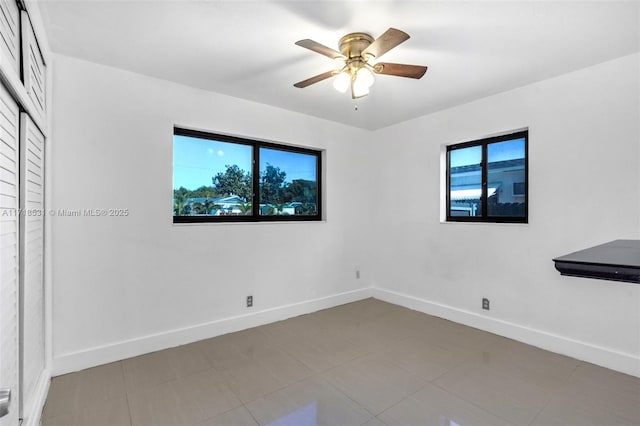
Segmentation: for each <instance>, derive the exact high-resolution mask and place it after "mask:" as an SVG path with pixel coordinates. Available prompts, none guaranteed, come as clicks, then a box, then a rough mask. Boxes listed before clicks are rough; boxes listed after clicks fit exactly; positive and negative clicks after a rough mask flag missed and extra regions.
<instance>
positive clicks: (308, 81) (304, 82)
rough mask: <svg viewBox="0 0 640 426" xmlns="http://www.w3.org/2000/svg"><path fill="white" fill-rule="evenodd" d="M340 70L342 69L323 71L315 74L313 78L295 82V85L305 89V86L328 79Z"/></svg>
mask: <svg viewBox="0 0 640 426" xmlns="http://www.w3.org/2000/svg"><path fill="white" fill-rule="evenodd" d="M339 72H340V70H331V71H327V72H323V73H322V74H318V75H314V76H313V77H311V78H308V79H306V80H302V81H299V82H297V83H296V84H294V86H295V87H298V88H300V89H303V88H305V87H307V86H311V85H312V84H315V83H317V82H319V81H322V80H326V79H327V78H329V77H331V76H333V75H336V74H337V73H339Z"/></svg>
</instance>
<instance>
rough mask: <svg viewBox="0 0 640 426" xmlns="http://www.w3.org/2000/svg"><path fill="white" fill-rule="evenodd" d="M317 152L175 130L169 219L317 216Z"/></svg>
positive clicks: (319, 179)
mask: <svg viewBox="0 0 640 426" xmlns="http://www.w3.org/2000/svg"><path fill="white" fill-rule="evenodd" d="M320 160H321V152H320V151H315V150H311V149H304V148H294V147H290V146H284V145H276V144H272V143H267V142H260V141H255V140H249V139H242V138H237V137H232V136H226V135H216V134H212V133H205V132H198V131H194V130H185V129H179V128H175V129H174V136H173V221H174V223H185V222H247V221H253V222H255V221H278V220H320V219H321V197H320V194H321V191H320V183H321V177H320V170H321V166H320Z"/></svg>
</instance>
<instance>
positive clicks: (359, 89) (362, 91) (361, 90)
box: [351, 78, 369, 99]
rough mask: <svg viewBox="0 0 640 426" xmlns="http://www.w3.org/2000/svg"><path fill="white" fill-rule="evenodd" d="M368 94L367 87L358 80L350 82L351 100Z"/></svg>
mask: <svg viewBox="0 0 640 426" xmlns="http://www.w3.org/2000/svg"><path fill="white" fill-rule="evenodd" d="M368 94H369V86H367V85H366V84H363V83H362V81H361V80H360V79H359V78H356V79H354V80H353V81H352V82H351V97H352V98H353V99H356V98H361V97H363V96H367V95H368Z"/></svg>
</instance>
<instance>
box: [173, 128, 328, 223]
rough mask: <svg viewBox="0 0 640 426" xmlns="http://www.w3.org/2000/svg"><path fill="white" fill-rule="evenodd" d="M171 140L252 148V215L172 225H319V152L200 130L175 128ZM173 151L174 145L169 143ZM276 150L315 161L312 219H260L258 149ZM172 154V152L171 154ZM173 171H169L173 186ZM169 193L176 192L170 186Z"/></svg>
mask: <svg viewBox="0 0 640 426" xmlns="http://www.w3.org/2000/svg"><path fill="white" fill-rule="evenodd" d="M173 136H187V137H193V138H200V139H208V140H212V141H217V142H226V143H235V144H240V145H248V146H251V147H252V164H251V170H250V172H251V185H252V196H251V214H250V215H236V216H175V215H173V223H174V224H181V223H233V222H318V221H322V199H323V192H322V152H323V151H321V150H318V149H312V148H303V147H298V146H292V145H284V144H278V143H273V142H266V141H261V140H256V139H248V138H243V137H239V136H231V135H225V134H220V133H212V132H207V131H202V130H192V129H186V128H183V127H177V126H174V128H173ZM172 147H173V142H172ZM261 148H267V149H275V150H280V151H285V152H291V153H295V154H305V155H312V156H315V157H316V200H317V203H316V214H315V215H261V214H260V149H261ZM172 152H173V150H172ZM173 173H175V169H174V168H173V167H172V182H173ZM171 186H172V189H171V190H172V192H173V191H174V190H175V189H174V188H173V183H172V185H171Z"/></svg>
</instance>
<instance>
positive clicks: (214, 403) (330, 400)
mask: <svg viewBox="0 0 640 426" xmlns="http://www.w3.org/2000/svg"><path fill="white" fill-rule="evenodd" d="M42 424H43V425H44V426H54V425H55V426H103V425H105V426H106V425H114V426H125V425H126V426H147V425H148V426H162V425H169V426H191V425H194V426H195V425H197V426H213V425H233V426H236V425H239V426H244V425H269V426H284V425H289V426H316V425H318V426H319V425H331V426H334V425H336V426H337V425H345V426H350V425H367V426H381V425H382V426H384V425H406V426H417V425H437V426H471V425H491V426H498V425H576V426H589V425H600V426H609V425H640V379H638V378H635V377H631V376H627V375H624V374H621V373H617V372H614V371H611V370H607V369H605V368H602V367H598V366H595V365H592V364H588V363H585V362H581V361H577V360H575V359H572V358H568V357H565V356H562V355H557V354H554V353H551V352H547V351H544V350H541V349H538V348H535V347H532V346H528V345H525V344H522V343H518V342H515V341H513V340H509V339H506V338H502V337H499V336H496V335H494V334H491V333H486V332H483V331H479V330H476V329H473V328H470V327H466V326H462V325H459V324H455V323H453V322H449V321H446V320H443V319H440V318H435V317H431V316H428V315H425V314H421V313H418V312H415V311H411V310H409V309H405V308H402V307H399V306H395V305H392V304H388V303H384V302H381V301H378V300H375V299H367V300H364V301H360V302H356V303H351V304H347V305H343V306H338V307H335V308H332V309H327V310H324V311H320V312H316V313H314V314H310V315H303V316H300V317H297V318H292V319H289V320H286V321H280V322H277V323H273V324H269V325H265V326H261V327H257V328H252V329H249V330H245V331H241V332H238V333H232V334H227V335H225V336H220V337H216V338H213V339H209V340H204V341H201V342H197V343H193V344H190V345H186V346H181V347H177V348H172V349H167V350H164V351H160V352H155V353H151V354H148V355H143V356H139V357H136V358H131V359H125V360H123V361H119V362H115V363H112V364H108V365H103V366H100V367H95V368H91V369H88V370H85V371H81V372H78V373H71V374H67V375H64V376H59V377H55V378H54V379H53V380H52V383H51V389H50V391H49V396H48V399H47V402H46V405H45V408H44V412H43V421H42Z"/></svg>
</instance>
